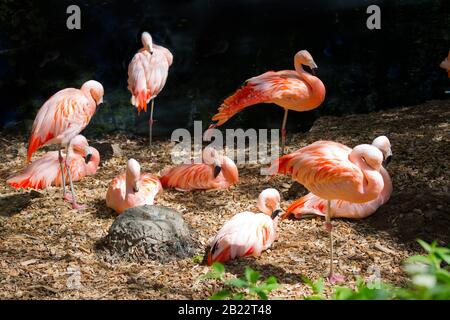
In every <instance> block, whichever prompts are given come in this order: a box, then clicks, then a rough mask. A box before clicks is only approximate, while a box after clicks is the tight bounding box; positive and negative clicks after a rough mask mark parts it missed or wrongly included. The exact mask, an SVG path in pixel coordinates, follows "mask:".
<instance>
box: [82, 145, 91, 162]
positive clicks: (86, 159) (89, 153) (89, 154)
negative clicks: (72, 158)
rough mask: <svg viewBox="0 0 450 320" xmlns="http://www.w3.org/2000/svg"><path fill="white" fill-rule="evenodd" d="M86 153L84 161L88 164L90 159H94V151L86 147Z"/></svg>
mask: <svg viewBox="0 0 450 320" xmlns="http://www.w3.org/2000/svg"><path fill="white" fill-rule="evenodd" d="M84 153H85V154H86V156H85V157H84V162H85V163H86V164H88V163H89V161H91V159H92V153H91V150H89V148H85V149H84Z"/></svg>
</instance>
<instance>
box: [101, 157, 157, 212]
mask: <svg viewBox="0 0 450 320" xmlns="http://www.w3.org/2000/svg"><path fill="white" fill-rule="evenodd" d="M161 191H162V186H161V183H160V181H159V180H158V178H156V177H155V176H153V175H151V174H148V173H144V174H141V169H140V165H139V163H138V162H137V161H136V160H134V159H130V160H129V161H128V164H127V171H126V173H124V174H121V175H118V176H117V177H115V178H114V179H113V180H112V181H111V183H110V185H109V188H108V192H107V194H106V205H107V206H108V207H109V208H111V209H113V210H114V211H116V212H117V213H119V214H120V213H123V212H124V211H125V210H127V209H129V208H134V207H138V206H143V205H153V204H154V201H155V197H156V196H157V195H158V194H159V193H160V192H161Z"/></svg>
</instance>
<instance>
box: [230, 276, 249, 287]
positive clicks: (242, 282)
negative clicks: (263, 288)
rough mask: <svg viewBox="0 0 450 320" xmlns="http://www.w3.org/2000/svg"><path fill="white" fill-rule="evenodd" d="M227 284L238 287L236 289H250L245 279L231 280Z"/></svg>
mask: <svg viewBox="0 0 450 320" xmlns="http://www.w3.org/2000/svg"><path fill="white" fill-rule="evenodd" d="M225 283H226V284H227V285H229V286H232V287H236V288H247V287H248V283H247V281H245V280H243V279H239V278H234V279H230V280H228V281H226V282H225Z"/></svg>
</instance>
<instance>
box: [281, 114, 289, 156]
mask: <svg viewBox="0 0 450 320" xmlns="http://www.w3.org/2000/svg"><path fill="white" fill-rule="evenodd" d="M288 113H289V109H284V117H283V124H282V125H281V155H282V156H284V151H285V150H284V149H285V147H286V123H287V118H288Z"/></svg>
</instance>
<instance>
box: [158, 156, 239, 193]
mask: <svg viewBox="0 0 450 320" xmlns="http://www.w3.org/2000/svg"><path fill="white" fill-rule="evenodd" d="M238 182H239V173H238V169H237V167H236V164H235V163H234V162H233V160H231V159H230V158H228V157H227V156H224V155H220V154H219V153H218V152H217V150H216V149H214V148H211V147H207V148H205V149H204V150H203V163H193V164H182V165H180V166H177V167H172V168H166V169H165V170H163V171H162V173H161V183H162V185H163V187H165V188H166V187H168V188H175V189H177V190H178V191H183V192H186V191H191V190H195V189H197V190H211V189H228V188H229V187H231V186H232V185H234V184H236V183H238Z"/></svg>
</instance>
